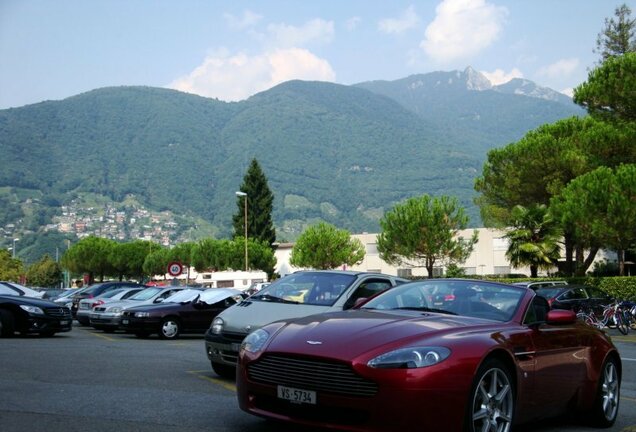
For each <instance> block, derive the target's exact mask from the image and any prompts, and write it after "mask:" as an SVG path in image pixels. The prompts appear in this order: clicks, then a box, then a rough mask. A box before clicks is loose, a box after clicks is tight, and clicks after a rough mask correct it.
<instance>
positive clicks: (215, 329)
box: [211, 317, 225, 334]
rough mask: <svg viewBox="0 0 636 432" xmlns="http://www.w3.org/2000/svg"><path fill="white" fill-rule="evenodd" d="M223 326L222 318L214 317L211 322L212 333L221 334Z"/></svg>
mask: <svg viewBox="0 0 636 432" xmlns="http://www.w3.org/2000/svg"><path fill="white" fill-rule="evenodd" d="M224 325H225V321H223V318H219V317H216V318H214V320H213V321H212V326H211V328H212V333H214V334H221V332H222V331H223V326H224Z"/></svg>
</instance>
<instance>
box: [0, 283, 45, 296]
mask: <svg viewBox="0 0 636 432" xmlns="http://www.w3.org/2000/svg"><path fill="white" fill-rule="evenodd" d="M0 294H9V295H17V296H27V297H35V298H42V296H43V295H44V291H36V290H34V289H31V288H27V287H25V286H23V285H20V284H18V283H15V282H5V281H1V282H0Z"/></svg>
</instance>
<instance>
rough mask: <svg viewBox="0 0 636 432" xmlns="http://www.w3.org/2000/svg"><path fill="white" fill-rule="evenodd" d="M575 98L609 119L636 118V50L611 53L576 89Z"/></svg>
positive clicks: (598, 116) (594, 112)
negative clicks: (614, 55) (613, 55)
mask: <svg viewBox="0 0 636 432" xmlns="http://www.w3.org/2000/svg"><path fill="white" fill-rule="evenodd" d="M574 102H576V103H577V104H579V105H581V106H583V107H584V108H585V109H587V111H588V112H589V113H590V115H592V116H595V117H597V118H600V119H603V120H606V121H614V122H620V121H631V122H634V121H636V53H627V54H625V55H622V56H618V57H610V58H608V59H607V60H606V61H605V62H603V64H602V65H601V66H600V67H597V68H595V69H593V70H592V71H591V72H590V73H589V76H588V79H587V81H586V82H584V83H583V84H581V85H580V86H578V87H577V88H576V89H574Z"/></svg>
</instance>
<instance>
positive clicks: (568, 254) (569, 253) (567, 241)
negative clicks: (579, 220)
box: [563, 233, 574, 276]
mask: <svg viewBox="0 0 636 432" xmlns="http://www.w3.org/2000/svg"><path fill="white" fill-rule="evenodd" d="M564 247H565V266H564V268H563V270H564V272H565V274H566V275H567V276H572V275H573V274H574V259H573V258H574V244H573V241H572V236H571V235H570V234H567V233H566V234H565V236H564Z"/></svg>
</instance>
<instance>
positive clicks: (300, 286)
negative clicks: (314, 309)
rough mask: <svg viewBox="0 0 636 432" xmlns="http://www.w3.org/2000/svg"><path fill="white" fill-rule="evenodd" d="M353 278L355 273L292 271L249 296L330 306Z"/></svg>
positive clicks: (260, 299)
mask: <svg viewBox="0 0 636 432" xmlns="http://www.w3.org/2000/svg"><path fill="white" fill-rule="evenodd" d="M355 279H356V277H355V275H352V274H344V273H330V272H302V273H293V274H291V275H288V276H285V277H284V278H281V279H279V280H277V281H276V282H274V283H272V284H271V285H269V286H268V287H265V288H263V289H261V290H260V291H259V292H258V293H256V294H254V295H253V296H252V297H250V298H251V299H252V300H257V301H278V302H289V303H304V304H312V305H322V306H332V305H333V304H334V303H335V302H336V300H338V298H339V297H340V296H341V295H342V293H343V292H345V291H346V290H347V288H348V287H349V286H351V284H352V283H353V282H354V281H355Z"/></svg>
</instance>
